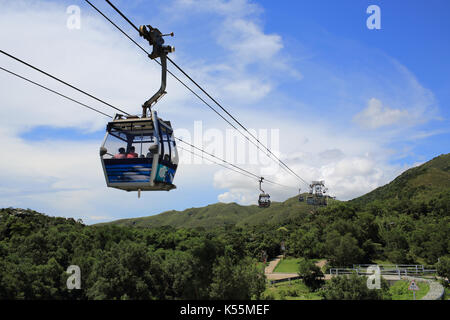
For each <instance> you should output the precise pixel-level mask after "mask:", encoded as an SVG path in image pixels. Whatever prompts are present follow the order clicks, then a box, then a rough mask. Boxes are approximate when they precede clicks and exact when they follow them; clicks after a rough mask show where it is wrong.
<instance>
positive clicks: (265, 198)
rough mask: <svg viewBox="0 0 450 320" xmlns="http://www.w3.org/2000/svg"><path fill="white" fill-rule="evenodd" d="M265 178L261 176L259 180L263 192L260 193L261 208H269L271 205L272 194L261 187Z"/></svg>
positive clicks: (259, 203) (259, 204)
mask: <svg viewBox="0 0 450 320" xmlns="http://www.w3.org/2000/svg"><path fill="white" fill-rule="evenodd" d="M263 180H264V178H263V177H261V179H260V180H259V190H261V194H260V195H259V199H258V206H259V207H260V208H268V207H270V196H269V194H268V193H265V192H264V190H263V189H262V188H261V183H262V182H263Z"/></svg>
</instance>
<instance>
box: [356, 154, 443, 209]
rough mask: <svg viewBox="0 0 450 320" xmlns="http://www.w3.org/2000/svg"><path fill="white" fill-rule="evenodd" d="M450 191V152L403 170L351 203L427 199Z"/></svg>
mask: <svg viewBox="0 0 450 320" xmlns="http://www.w3.org/2000/svg"><path fill="white" fill-rule="evenodd" d="M449 191H450V153H448V154H443V155H440V156H438V157H436V158H434V159H432V160H430V161H428V162H426V163H424V164H422V165H420V166H417V167H414V168H411V169H408V170H406V171H405V172H403V173H402V174H401V175H400V176H398V177H397V178H395V179H394V180H393V181H392V182H390V183H388V184H387V185H385V186H382V187H379V188H377V189H375V190H373V191H371V192H369V193H367V194H365V195H363V196H361V197H359V198H356V199H353V200H351V201H350V203H354V204H360V205H366V204H368V203H371V202H373V201H387V200H390V199H398V200H408V201H426V200H428V199H430V198H434V197H435V196H436V195H438V194H440V193H448V192H449Z"/></svg>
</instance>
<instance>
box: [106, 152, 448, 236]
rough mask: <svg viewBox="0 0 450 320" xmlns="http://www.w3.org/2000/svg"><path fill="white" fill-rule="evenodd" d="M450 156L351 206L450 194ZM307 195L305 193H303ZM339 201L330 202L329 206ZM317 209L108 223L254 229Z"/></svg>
mask: <svg viewBox="0 0 450 320" xmlns="http://www.w3.org/2000/svg"><path fill="white" fill-rule="evenodd" d="M449 170H450V154H445V155H441V156H438V157H436V158H434V159H432V160H430V161H428V162H427V163H425V164H422V165H420V166H418V167H414V168H411V169H409V170H406V171H405V172H403V173H402V174H401V175H400V176H398V177H397V178H396V179H394V180H393V181H392V182H390V183H389V184H387V185H385V186H382V187H379V188H377V189H375V190H373V191H371V192H369V193H367V194H365V195H363V196H361V197H358V198H356V199H353V200H350V201H349V203H352V204H355V205H360V206H364V205H367V204H369V203H371V202H374V201H381V202H384V201H389V200H390V199H398V200H408V201H409V200H411V201H415V200H417V201H427V200H429V199H432V198H435V197H436V195H437V194H440V193H449V192H450V171H449ZM303 195H306V194H303ZM339 202H340V201H337V200H332V199H329V200H328V203H329V206H332V205H333V203H339ZM314 209H315V208H314V207H313V206H311V205H308V204H306V202H299V201H298V196H295V197H293V198H290V199H288V200H286V201H284V202H273V203H272V205H271V206H270V207H269V208H266V209H262V208H259V207H258V206H256V205H251V206H241V205H239V204H236V203H216V204H211V205H208V206H206V207H202V208H190V209H186V210H184V211H174V210H172V211H167V212H163V213H161V214H158V215H154V216H149V217H143V218H131V219H122V220H117V221H113V222H109V223H107V224H112V225H121V226H137V227H160V226H173V227H186V228H195V227H204V228H213V227H217V226H224V225H236V226H254V225H260V224H282V223H284V222H288V221H291V220H293V219H295V218H298V217H299V216H301V215H307V214H311V213H313V212H314Z"/></svg>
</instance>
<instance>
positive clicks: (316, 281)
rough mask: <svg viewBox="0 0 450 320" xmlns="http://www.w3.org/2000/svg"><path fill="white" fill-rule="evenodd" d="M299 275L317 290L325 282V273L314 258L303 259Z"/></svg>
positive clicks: (299, 266) (308, 285)
mask: <svg viewBox="0 0 450 320" xmlns="http://www.w3.org/2000/svg"><path fill="white" fill-rule="evenodd" d="M298 275H299V276H300V277H302V280H303V282H304V283H305V285H306V286H307V287H308V288H310V289H311V290H313V291H314V290H317V289H319V288H320V287H321V286H322V285H323V284H324V282H325V281H324V275H323V273H322V271H321V270H320V268H319V267H318V266H316V265H315V263H314V262H313V261H312V260H308V259H302V260H301V261H300V263H299V265H298Z"/></svg>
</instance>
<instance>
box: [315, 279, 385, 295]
mask: <svg viewBox="0 0 450 320" xmlns="http://www.w3.org/2000/svg"><path fill="white" fill-rule="evenodd" d="M320 295H321V296H322V297H323V298H324V299H325V300H383V299H390V294H389V285H388V283H387V281H386V280H384V279H383V278H381V289H369V288H368V287H367V277H364V276H358V275H357V274H355V273H353V274H352V275H350V276H348V277H347V276H337V277H333V278H332V279H331V280H330V281H328V282H327V283H326V284H325V285H324V286H323V287H322V288H321V289H320Z"/></svg>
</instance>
